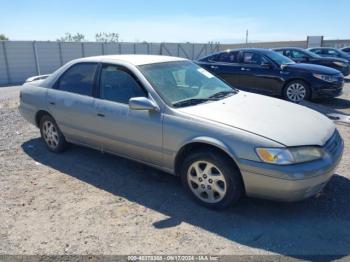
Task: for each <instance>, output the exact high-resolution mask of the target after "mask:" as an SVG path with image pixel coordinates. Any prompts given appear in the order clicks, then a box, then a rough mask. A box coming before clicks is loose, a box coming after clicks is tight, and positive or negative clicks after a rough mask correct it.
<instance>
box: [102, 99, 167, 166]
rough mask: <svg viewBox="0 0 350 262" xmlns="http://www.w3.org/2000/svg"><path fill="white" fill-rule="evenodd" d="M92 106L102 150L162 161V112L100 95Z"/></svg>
mask: <svg viewBox="0 0 350 262" xmlns="http://www.w3.org/2000/svg"><path fill="white" fill-rule="evenodd" d="M95 110H96V117H97V126H99V127H100V128H99V137H100V142H101V143H102V144H103V150H105V151H109V152H114V153H117V154H119V155H125V156H127V157H131V158H136V159H138V160H141V161H145V162H148V163H152V164H155V165H161V164H162V115H161V113H159V112H156V111H143V110H131V109H129V106H128V105H127V104H122V103H116V102H112V101H107V100H102V99H96V101H95Z"/></svg>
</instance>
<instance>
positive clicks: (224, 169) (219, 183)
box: [181, 151, 243, 209]
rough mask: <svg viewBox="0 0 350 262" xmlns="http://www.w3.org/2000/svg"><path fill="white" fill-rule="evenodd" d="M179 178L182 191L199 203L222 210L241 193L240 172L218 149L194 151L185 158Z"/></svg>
mask: <svg viewBox="0 0 350 262" xmlns="http://www.w3.org/2000/svg"><path fill="white" fill-rule="evenodd" d="M181 180H182V183H183V186H184V187H185V189H186V191H187V192H188V193H190V194H191V195H192V197H194V199H195V200H196V201H197V202H199V203H200V204H201V205H203V206H206V207H209V208H214V209H223V208H226V207H228V206H229V205H231V204H234V203H235V202H237V201H238V199H239V198H240V196H241V195H242V192H243V183H242V180H241V176H240V172H239V171H238V169H237V168H236V167H235V166H234V165H233V164H232V162H231V161H229V160H228V159H227V157H226V156H224V155H223V154H221V153H219V154H218V152H213V151H209V152H195V153H193V154H191V155H189V156H188V157H187V158H185V160H184V162H183V164H182V167H181Z"/></svg>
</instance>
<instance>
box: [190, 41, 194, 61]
mask: <svg viewBox="0 0 350 262" xmlns="http://www.w3.org/2000/svg"><path fill="white" fill-rule="evenodd" d="M191 60H194V44H192V58H191Z"/></svg>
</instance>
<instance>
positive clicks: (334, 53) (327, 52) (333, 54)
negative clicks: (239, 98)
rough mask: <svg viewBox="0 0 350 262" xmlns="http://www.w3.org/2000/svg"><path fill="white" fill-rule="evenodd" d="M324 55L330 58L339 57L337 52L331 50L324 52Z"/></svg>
mask: <svg viewBox="0 0 350 262" xmlns="http://www.w3.org/2000/svg"><path fill="white" fill-rule="evenodd" d="M325 53H326V54H328V55H330V56H338V55H339V54H338V52H337V51H335V50H332V49H327V50H325Z"/></svg>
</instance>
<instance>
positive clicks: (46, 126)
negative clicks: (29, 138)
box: [39, 115, 67, 153]
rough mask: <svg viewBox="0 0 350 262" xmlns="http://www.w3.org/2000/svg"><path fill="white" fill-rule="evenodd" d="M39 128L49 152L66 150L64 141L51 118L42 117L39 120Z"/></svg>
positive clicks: (47, 116)
mask: <svg viewBox="0 0 350 262" xmlns="http://www.w3.org/2000/svg"><path fill="white" fill-rule="evenodd" d="M39 127H40V133H41V137H42V139H43V140H44V142H45V144H46V146H47V148H48V149H49V150H50V151H52V152H55V153H58V152H62V151H64V150H65V149H66V147H67V142H66V139H65V138H64V136H63V134H62V132H61V130H60V129H59V128H58V126H57V124H56V121H55V120H54V119H53V118H52V117H51V116H49V115H44V116H43V117H42V118H41V119H40V125H39Z"/></svg>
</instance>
